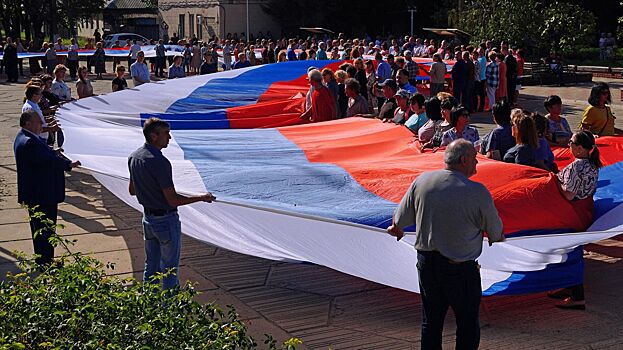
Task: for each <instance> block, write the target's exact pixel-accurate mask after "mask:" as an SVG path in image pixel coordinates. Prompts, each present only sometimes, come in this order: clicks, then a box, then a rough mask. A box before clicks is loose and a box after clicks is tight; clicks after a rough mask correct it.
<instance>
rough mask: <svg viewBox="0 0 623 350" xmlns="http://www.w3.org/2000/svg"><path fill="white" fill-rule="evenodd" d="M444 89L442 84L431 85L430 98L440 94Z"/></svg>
mask: <svg viewBox="0 0 623 350" xmlns="http://www.w3.org/2000/svg"><path fill="white" fill-rule="evenodd" d="M443 89H444V83H431V84H430V96H431V97H433V96H436V95H437V94H438V93H440V92H442V91H443Z"/></svg>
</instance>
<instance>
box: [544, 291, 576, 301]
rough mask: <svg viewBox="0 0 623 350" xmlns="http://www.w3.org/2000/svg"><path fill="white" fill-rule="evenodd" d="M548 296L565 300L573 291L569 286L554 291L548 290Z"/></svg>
mask: <svg viewBox="0 0 623 350" xmlns="http://www.w3.org/2000/svg"><path fill="white" fill-rule="evenodd" d="M547 296H548V297H549V298H552V299H558V300H564V299H567V298H569V297H570V296H571V291H569V289H567V288H561V289H557V290H555V291H552V292H548V293H547Z"/></svg>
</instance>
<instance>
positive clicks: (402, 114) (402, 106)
mask: <svg viewBox="0 0 623 350" xmlns="http://www.w3.org/2000/svg"><path fill="white" fill-rule="evenodd" d="M394 98H395V99H396V104H397V105H398V108H396V110H394V116H393V118H392V119H383V122H390V121H391V122H392V123H394V124H404V123H405V122H406V121H407V113H408V112H409V98H411V94H410V93H409V91H407V90H404V89H400V90H398V91H396V95H394Z"/></svg>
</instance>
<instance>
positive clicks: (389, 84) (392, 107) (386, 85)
mask: <svg viewBox="0 0 623 350" xmlns="http://www.w3.org/2000/svg"><path fill="white" fill-rule="evenodd" d="M377 86H378V87H380V88H381V89H382V91H383V96H384V97H385V102H383V104H382V105H381V107H380V108H379V113H378V114H376V113H368V114H356V115H354V117H363V118H379V119H383V120H385V119H388V120H389V119H393V118H394V112H395V111H396V108H398V103H396V98H395V97H394V96H396V92H397V91H398V84H396V81H395V80H392V79H385V81H384V82H382V83H380V84H377Z"/></svg>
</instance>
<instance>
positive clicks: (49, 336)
mask: <svg viewBox="0 0 623 350" xmlns="http://www.w3.org/2000/svg"><path fill="white" fill-rule="evenodd" d="M35 215H36V214H35ZM51 240H52V241H53V242H54V244H56V245H60V246H61V247H62V248H63V249H65V250H66V251H67V253H65V254H64V255H63V256H62V257H61V258H60V259H58V260H57V261H56V262H55V263H54V264H53V265H52V266H49V267H45V268H42V267H40V266H36V264H35V263H34V260H33V259H32V257H27V256H24V255H23V254H20V255H19V258H20V261H21V262H20V268H21V270H22V272H21V273H18V274H15V275H12V274H7V276H6V278H5V279H4V280H3V281H0V305H2V307H1V308H0V349H254V348H256V346H257V344H256V342H255V340H254V339H253V338H252V337H250V336H249V335H248V334H247V329H246V326H245V325H244V324H243V323H242V322H241V321H240V318H239V316H238V314H237V313H236V312H235V310H234V309H233V307H231V306H229V307H228V310H227V311H223V310H221V309H220V308H219V307H217V306H216V305H214V304H205V305H201V304H199V303H198V302H196V301H195V300H194V299H195V296H196V295H197V294H198V292H197V291H195V289H194V288H193V286H192V285H191V284H186V285H185V286H183V287H181V288H180V289H179V290H175V291H164V290H162V289H161V288H160V287H159V285H158V284H157V283H151V284H143V283H141V282H137V281H135V280H133V279H125V280H121V279H119V278H117V277H114V276H107V275H106V273H105V270H104V266H103V264H102V263H101V262H99V261H97V260H96V259H94V258H92V257H90V256H85V255H82V254H80V253H72V252H71V251H70V249H69V246H70V245H71V244H72V242H69V241H66V240H63V239H61V238H59V237H58V236H55V237H53V238H52V239H51ZM107 267H108V268H114V266H111V265H110V264H108V265H107ZM37 269H39V270H37ZM163 276H164V275H159V276H158V277H157V279H158V280H159V279H161V278H162V277H163ZM156 282H158V281H156ZM266 338H267V339H266V340H265V342H264V343H265V344H266V345H267V347H269V348H271V349H276V348H277V346H276V342H275V340H274V339H273V338H272V337H271V336H269V335H266ZM300 343H301V342H300V341H299V340H298V339H294V338H293V339H290V340H288V341H286V342H285V343H284V344H283V348H284V349H295V348H296V346H297V345H298V344H300Z"/></svg>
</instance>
